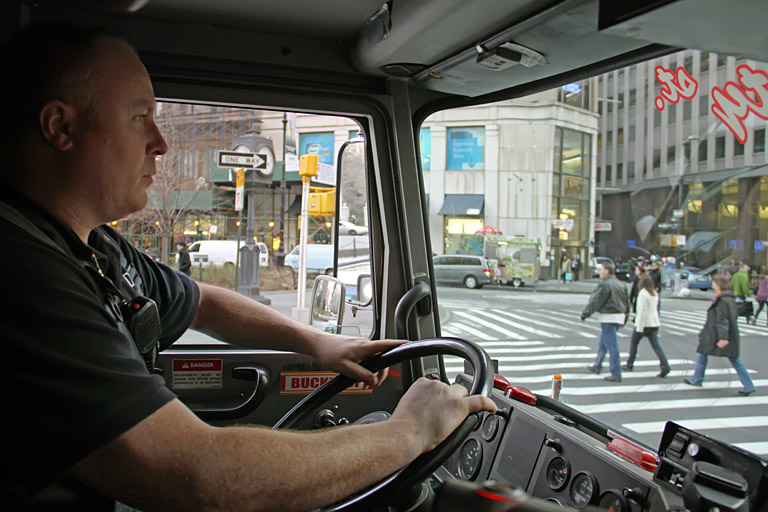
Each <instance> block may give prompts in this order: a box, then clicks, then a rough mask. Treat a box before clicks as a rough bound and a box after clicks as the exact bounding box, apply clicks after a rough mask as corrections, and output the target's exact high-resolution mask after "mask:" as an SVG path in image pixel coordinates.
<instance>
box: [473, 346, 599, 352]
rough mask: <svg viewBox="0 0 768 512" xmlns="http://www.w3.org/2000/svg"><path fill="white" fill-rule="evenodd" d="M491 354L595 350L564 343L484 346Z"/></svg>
mask: <svg viewBox="0 0 768 512" xmlns="http://www.w3.org/2000/svg"><path fill="white" fill-rule="evenodd" d="M483 349H485V351H486V352H488V353H489V354H529V353H531V352H568V351H570V350H593V349H592V348H591V347H587V346H585V345H563V346H561V347H536V348H505V347H502V348H496V347H494V348H488V347H485V346H483Z"/></svg>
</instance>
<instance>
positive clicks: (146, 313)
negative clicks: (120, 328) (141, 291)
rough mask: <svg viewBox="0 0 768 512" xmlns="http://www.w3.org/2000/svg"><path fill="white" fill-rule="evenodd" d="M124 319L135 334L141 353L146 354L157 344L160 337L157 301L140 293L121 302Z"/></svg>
mask: <svg viewBox="0 0 768 512" xmlns="http://www.w3.org/2000/svg"><path fill="white" fill-rule="evenodd" d="M120 312H121V313H122V315H123V321H124V322H125V325H126V327H128V330H129V331H130V333H131V336H133V340H134V342H135V343H136V348H138V349H139V353H141V354H142V355H143V354H146V353H148V352H149V351H150V350H152V349H153V348H155V347H156V346H157V341H158V340H159V339H160V333H161V328H160V313H159V312H158V309H157V304H155V301H153V300H152V299H150V298H149V297H144V296H142V295H139V296H137V297H134V298H133V299H131V300H129V301H123V302H122V303H121V304H120Z"/></svg>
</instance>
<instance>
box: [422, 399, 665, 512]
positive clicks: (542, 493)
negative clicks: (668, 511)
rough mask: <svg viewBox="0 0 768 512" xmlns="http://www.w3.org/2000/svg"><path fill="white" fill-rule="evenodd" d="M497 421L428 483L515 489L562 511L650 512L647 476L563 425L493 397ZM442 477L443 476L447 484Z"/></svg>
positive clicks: (489, 419) (488, 422) (489, 421)
mask: <svg viewBox="0 0 768 512" xmlns="http://www.w3.org/2000/svg"><path fill="white" fill-rule="evenodd" d="M491 398H492V399H493V400H494V401H495V402H496V404H497V406H498V407H499V412H498V413H497V414H486V415H485V416H484V417H483V418H482V419H481V422H480V423H479V424H478V426H477V428H476V429H475V431H473V432H472V433H471V434H470V436H469V437H468V439H467V440H466V441H465V442H464V444H463V445H462V446H461V448H460V449H459V450H458V451H457V452H456V453H455V454H454V455H452V456H451V457H450V458H449V459H448V460H447V461H446V462H445V463H444V464H443V467H442V468H441V471H442V472H446V473H448V475H446V474H445V473H443V474H442V477H441V475H440V472H438V473H437V474H436V475H437V476H438V477H441V478H454V479H459V480H465V481H469V482H484V481H486V480H493V481H495V482H498V483H501V484H504V485H508V486H511V487H519V488H522V489H524V490H525V491H526V492H527V493H528V494H529V495H531V496H533V497H536V498H540V499H544V500H547V501H550V502H553V503H557V504H559V505H561V506H564V507H573V508H577V509H583V508H585V507H587V506H593V507H599V508H603V509H606V510H613V511H617V512H622V511H626V512H633V511H635V512H636V511H640V510H650V501H651V497H650V495H651V493H652V492H654V490H656V489H657V487H658V486H657V485H656V484H654V483H653V473H651V472H649V471H645V470H642V469H640V468H638V467H637V466H635V465H633V464H631V463H630V462H628V461H625V460H624V459H621V458H619V457H618V456H617V455H614V454H613V453H611V452H609V451H608V450H607V449H606V448H605V443H604V442H603V441H599V440H597V439H595V438H594V437H593V436H590V435H587V434H586V433H584V432H583V431H581V430H579V429H578V428H577V427H576V424H575V423H574V422H572V421H569V420H568V419H567V418H561V419H555V418H554V417H553V416H552V415H551V414H549V413H547V412H544V411H542V410H540V409H537V408H536V407H532V406H529V405H526V404H523V403H520V402H517V401H513V400H511V399H509V398H507V397H504V396H503V395H501V394H500V393H499V392H498V391H494V393H493V395H492V397H491ZM449 475H450V476H449Z"/></svg>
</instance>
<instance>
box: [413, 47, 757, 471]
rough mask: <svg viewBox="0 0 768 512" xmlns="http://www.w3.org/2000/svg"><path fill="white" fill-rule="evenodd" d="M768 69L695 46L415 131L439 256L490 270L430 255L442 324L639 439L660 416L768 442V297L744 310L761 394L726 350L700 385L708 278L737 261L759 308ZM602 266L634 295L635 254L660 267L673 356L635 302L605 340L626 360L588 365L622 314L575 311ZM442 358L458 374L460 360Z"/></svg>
mask: <svg viewBox="0 0 768 512" xmlns="http://www.w3.org/2000/svg"><path fill="white" fill-rule="evenodd" d="M766 69H768V66H766V64H765V63H763V62H755V61H751V60H742V59H738V58H735V57H731V56H726V55H720V54H716V53H708V52H700V51H695V50H686V51H680V52H677V53H672V54H670V55H668V56H665V57H663V58H657V59H654V60H650V61H647V62H643V63H640V64H636V65H632V66H629V67H625V68H621V69H617V70H615V71H612V72H609V73H606V74H602V75H599V76H595V77H592V78H590V79H587V80H582V81H579V82H574V83H570V84H567V85H564V86H562V87H559V88H557V89H552V90H549V91H545V92H541V93H538V94H535V95H532V96H528V97H523V98H517V99H513V100H508V101H501V102H498V103H494V104H489V105H478V106H472V107H465V108H461V109H457V110H448V111H442V112H438V113H436V114H434V115H432V116H431V117H429V118H428V119H427V120H426V121H425V122H424V123H423V125H422V126H421V129H420V133H419V140H420V147H421V164H422V169H423V175H424V183H425V189H426V194H427V206H428V211H429V217H428V219H429V230H430V235H431V240H432V250H433V252H434V253H435V254H436V255H438V256H441V255H460V254H474V255H481V256H485V257H486V258H488V260H489V261H490V262H491V263H490V267H491V268H492V269H493V274H492V275H491V276H486V277H483V276H482V275H480V274H478V273H476V272H473V270H472V269H471V268H460V269H458V270H456V271H454V272H452V273H449V272H446V271H443V270H442V269H438V267H437V266H436V267H435V274H436V279H437V295H438V301H437V302H438V304H439V315H440V326H441V330H442V334H443V335H446V336H457V337H461V338H466V339H470V340H474V341H477V342H479V343H480V344H481V345H483V347H485V349H486V350H487V351H488V353H489V354H490V355H491V357H492V358H493V359H495V360H496V361H497V362H498V367H499V373H501V374H502V375H503V376H504V377H506V378H507V379H508V380H509V381H510V382H512V383H513V384H517V385H522V386H525V387H528V388H530V389H531V390H533V391H535V392H536V393H540V394H544V395H549V394H550V390H551V386H552V379H553V376H554V375H555V374H560V375H561V376H562V379H563V382H564V385H563V389H562V395H561V396H562V399H563V400H564V401H565V402H566V403H568V404H569V405H571V406H573V407H575V408H577V409H579V410H581V411H583V412H586V413H589V414H593V415H594V416H595V417H596V418H597V419H598V420H600V421H603V422H605V423H607V424H609V425H611V426H613V427H615V428H616V429H617V430H619V431H622V432H626V433H627V434H629V435H631V436H632V437H634V438H636V439H638V440H640V441H643V442H645V443H646V444H647V445H649V446H652V447H656V446H658V442H659V439H660V434H661V432H662V430H663V428H664V424H665V422H666V421H667V420H671V421H675V422H678V423H681V424H683V425H685V426H687V427H689V428H692V429H695V430H698V431H701V432H703V433H705V434H707V435H710V436H712V437H714V438H716V439H720V440H723V441H726V442H729V443H733V444H735V445H736V446H740V447H742V448H745V449H748V450H750V451H753V452H755V453H758V454H760V455H762V456H768V430H766V429H765V425H766V424H768V399H767V398H766V397H765V396H764V395H765V393H762V394H761V393H760V391H759V390H760V388H761V387H764V386H765V385H766V384H768V379H766V370H765V368H766V364H765V363H766V353H765V350H763V347H764V343H765V336H766V334H768V327H766V325H767V323H766V322H767V320H768V311H766V312H765V313H763V312H762V311H760V312H759V316H758V317H756V318H755V317H754V316H752V317H749V318H748V317H746V316H741V317H739V318H738V328H739V331H740V347H739V348H740V354H739V355H740V360H741V361H742V362H743V363H744V365H745V368H746V370H745V371H746V373H747V374H748V375H749V376H750V378H751V381H752V383H753V384H754V386H756V387H757V388H758V392H757V393H756V394H755V393H746V391H749V389H748V385H745V384H744V383H743V382H741V380H740V378H739V376H738V375H737V372H736V370H735V369H734V366H733V365H732V364H731V362H730V360H729V359H728V358H726V357H712V356H710V357H708V361H707V367H706V372H705V377H704V379H703V380H702V381H700V382H697V381H696V380H695V379H694V372H695V369H696V364H697V360H699V359H700V356H699V354H698V352H697V351H698V350H699V348H700V347H699V333H700V331H701V330H702V328H703V327H704V325H705V323H706V321H707V315H708V308H710V306H711V305H712V304H713V301H712V299H713V297H714V295H715V293H714V290H713V289H712V286H713V284H712V277H713V276H715V275H716V274H721V275H724V276H726V277H727V279H728V281H729V282H730V281H731V280H732V279H736V280H739V279H741V277H739V276H737V277H733V276H735V275H736V274H737V271H739V269H741V268H743V269H744V271H743V273H744V276H743V283H744V284H743V285H742V287H743V288H742V291H741V294H746V295H748V298H747V301H748V302H749V301H754V303H753V305H752V306H753V308H754V311H755V312H756V313H757V311H758V309H763V308H762V304H763V302H762V301H758V300H756V298H757V299H760V298H762V299H763V300H765V299H768V281H766V282H765V283H766V286H765V288H764V289H763V288H761V285H760V276H761V275H762V274H765V273H766V267H765V265H766V264H768V259H767V252H766V247H768V184H767V178H768V165H766V150H765V146H766V119H768V111H766V109H765V105H766V104H767V103H766V100H768V88H767V87H766V84H768V74H766ZM435 261H436V262H437V259H436V260H435ZM600 265H612V266H613V267H616V268H618V269H619V270H618V271H617V272H615V277H616V278H618V281H619V283H620V285H621V286H623V287H624V288H625V289H626V290H627V292H630V291H631V289H632V281H633V278H634V277H635V274H636V272H637V271H636V270H635V269H636V268H637V267H638V266H639V267H641V268H642V269H643V271H645V272H649V273H651V274H652V276H653V277H654V285H657V286H658V288H659V289H660V293H659V294H657V296H658V297H659V300H658V303H659V306H657V307H659V311H660V314H659V317H658V318H659V323H660V326H659V327H658V330H657V338H658V346H659V347H660V348H661V350H662V351H663V354H662V355H663V356H664V360H665V361H666V363H665V362H664V361H663V360H662V358H661V356H660V355H659V354H657V352H656V351H654V350H653V347H652V345H651V343H650V342H649V340H650V339H651V338H652V336H650V334H651V333H650V331H648V329H649V328H648V327H644V326H643V325H640V327H638V325H639V324H638V319H637V318H636V317H637V312H635V311H632V312H630V314H629V315H628V319H627V322H626V325H623V326H620V327H619V328H618V331H617V334H616V337H617V341H618V350H619V362H620V365H621V366H623V369H622V368H620V367H616V366H614V367H613V368H612V367H611V361H610V359H611V358H610V354H603V355H604V356H605V357H604V360H602V362H600V361H599V359H598V358H599V354H598V352H599V349H600V346H601V341H600V340H601V335H603V336H607V335H609V333H608V334H607V333H606V331H605V329H604V326H603V324H609V323H611V322H620V324H623V323H624V322H623V320H624V318H623V316H624V315H618V316H616V317H615V318H614V317H610V313H612V312H615V311H616V310H615V309H610V308H607V309H606V308H604V310H603V312H604V313H605V315H604V316H601V314H599V313H598V312H595V313H594V314H590V315H589V316H588V318H586V320H585V321H582V320H581V316H582V312H584V311H585V308H586V307H587V304H588V303H589V301H590V294H591V293H592V292H593V291H595V290H596V289H597V287H598V284H599V283H600V282H601V280H600V276H599V274H598V269H599V267H600ZM656 281H658V284H657V283H656ZM738 290H739V289H738V288H737V292H738ZM761 290H762V291H761ZM737 294H738V293H737ZM763 294H765V295H766V296H763ZM627 295H628V296H632V294H630V293H628V294H627ZM630 302H631V304H632V308H633V309H634V308H635V304H636V299H634V298H633V300H630ZM655 303H656V302H654V304H655ZM603 305H604V304H603ZM739 307H740V308H741V307H746V306H739ZM600 309H601V308H600V307H598V308H597V310H598V311H599V310H600ZM646 309H647V308H646ZM747 320H752V321H756V323H755V324H753V323H747ZM643 323H647V322H645V321H643ZM648 325H652V324H648ZM637 329H640V331H641V332H642V334H645V335H646V336H645V337H642V338H640V341H639V342H638V343H637V344H636V345H635V346H636V355H634V356H633V355H632V354H631V352H632V349H631V347H632V345H633V343H632V341H633V332H634V331H635V330H637ZM652 329H653V328H651V330H652ZM638 337H639V336H638ZM654 341H655V340H654ZM607 350H608V351H610V349H609V348H608V349H607ZM603 352H605V351H603ZM633 358H634V360H633ZM445 361H446V371H447V374H448V376H449V378H451V379H453V378H454V376H455V375H456V374H457V373H458V372H460V371H463V370H464V365H463V362H462V361H461V360H458V359H452V358H446V360H445ZM606 377H614V378H613V379H610V380H606V379H605V378H606ZM684 380H688V382H690V383H692V384H695V385H690V384H688V383H686V382H684ZM739 391H742V392H743V393H741V394H740V393H739ZM761 395H762V396H761Z"/></svg>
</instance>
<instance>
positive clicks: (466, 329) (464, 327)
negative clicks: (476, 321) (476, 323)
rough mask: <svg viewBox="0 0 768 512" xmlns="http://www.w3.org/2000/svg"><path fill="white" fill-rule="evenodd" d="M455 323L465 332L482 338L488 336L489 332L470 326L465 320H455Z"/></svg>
mask: <svg viewBox="0 0 768 512" xmlns="http://www.w3.org/2000/svg"><path fill="white" fill-rule="evenodd" d="M453 325H455V326H456V327H458V328H459V329H461V330H462V331H464V332H468V333H469V334H472V335H474V336H477V337H478V338H480V339H481V340H482V339H483V338H487V337H488V333H485V332H483V331H478V330H477V329H475V328H474V327H470V326H468V325H467V324H465V323H463V322H455V323H454V324H453Z"/></svg>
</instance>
